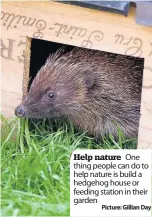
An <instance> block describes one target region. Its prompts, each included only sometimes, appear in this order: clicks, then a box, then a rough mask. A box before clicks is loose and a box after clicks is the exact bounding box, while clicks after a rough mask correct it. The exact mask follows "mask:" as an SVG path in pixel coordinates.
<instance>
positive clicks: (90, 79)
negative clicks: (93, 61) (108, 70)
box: [83, 69, 94, 89]
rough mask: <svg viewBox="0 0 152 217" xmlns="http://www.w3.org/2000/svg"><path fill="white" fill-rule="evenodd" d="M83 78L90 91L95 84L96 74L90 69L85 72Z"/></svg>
mask: <svg viewBox="0 0 152 217" xmlns="http://www.w3.org/2000/svg"><path fill="white" fill-rule="evenodd" d="M83 76H84V80H85V84H86V87H87V88H88V89H90V88H91V87H92V86H93V83H94V73H93V71H92V70H90V69H86V70H84V71H83Z"/></svg>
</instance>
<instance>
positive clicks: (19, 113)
mask: <svg viewBox="0 0 152 217" xmlns="http://www.w3.org/2000/svg"><path fill="white" fill-rule="evenodd" d="M15 115H16V116H18V117H24V116H25V111H24V108H23V107H21V106H17V108H16V109H15Z"/></svg>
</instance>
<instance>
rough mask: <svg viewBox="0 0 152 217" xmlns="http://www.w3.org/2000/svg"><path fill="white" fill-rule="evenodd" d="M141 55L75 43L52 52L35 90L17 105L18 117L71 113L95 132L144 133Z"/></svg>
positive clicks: (73, 119) (80, 125)
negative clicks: (113, 51) (140, 127)
mask: <svg viewBox="0 0 152 217" xmlns="http://www.w3.org/2000/svg"><path fill="white" fill-rule="evenodd" d="M141 60H142V59H141V58H135V57H132V56H125V55H120V54H113V53H107V52H101V51H99V50H92V49H86V48H79V47H75V48H73V49H72V50H70V51H68V52H65V51H64V48H61V49H59V50H57V51H56V52H55V53H53V54H50V55H49V57H48V58H47V60H46V62H45V64H44V65H43V66H42V67H41V68H40V70H39V71H38V73H37V75H36V77H35V78H34V80H33V82H32V84H31V86H30V89H29V92H28V94H27V96H26V97H25V99H24V100H23V101H22V103H21V104H20V105H19V106H17V108H16V109H15V114H16V116H18V117H29V118H67V119H68V120H70V121H71V122H72V123H73V125H74V126H76V127H78V128H80V129H81V130H83V131H85V132H87V133H88V135H91V136H94V137H95V138H101V137H104V136H107V135H109V134H112V135H113V136H114V137H115V138H117V137H118V131H119V129H121V131H122V132H123V134H124V135H125V136H126V137H127V138H134V137H138V127H139V119H140V101H141V90H142V77H143V61H141Z"/></svg>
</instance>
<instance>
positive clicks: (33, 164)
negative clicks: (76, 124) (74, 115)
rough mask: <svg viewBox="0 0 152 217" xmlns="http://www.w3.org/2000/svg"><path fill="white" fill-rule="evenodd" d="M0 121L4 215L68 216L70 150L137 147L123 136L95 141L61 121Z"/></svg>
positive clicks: (2, 119) (2, 118)
mask: <svg viewBox="0 0 152 217" xmlns="http://www.w3.org/2000/svg"><path fill="white" fill-rule="evenodd" d="M1 121H2V129H1V133H2V137H1V171H2V181H1V185H2V207H1V208H2V213H1V215H2V216H51V215H52V216H69V214H70V213H69V207H70V180H69V174H70V156H71V154H72V152H73V151H74V150H75V149H78V148H85V149H92V148H94V149H122V148H136V140H134V141H127V140H124V137H123V136H119V141H118V142H115V141H114V139H113V137H112V136H111V135H110V136H109V138H108V139H107V138H104V139H103V141H102V142H101V143H99V142H96V141H95V140H94V139H93V138H90V137H88V136H86V134H85V133H82V132H78V131H77V130H75V129H74V128H73V126H72V124H71V123H67V122H65V121H50V120H43V121H35V122H33V121H28V119H26V120H24V119H18V118H14V119H11V120H7V119H5V118H4V117H3V116H2V117H1Z"/></svg>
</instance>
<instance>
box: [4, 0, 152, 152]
mask: <svg viewBox="0 0 152 217" xmlns="http://www.w3.org/2000/svg"><path fill="white" fill-rule="evenodd" d="M134 15H135V10H134V9H131V11H130V13H129V16H128V17H127V18H126V17H123V16H122V15H118V14H110V13H107V12H101V11H96V10H92V9H86V8H81V7H77V6H71V5H64V4H60V3H55V2H2V14H1V24H2V40H1V57H2V72H3V73H2V89H3V97H2V111H3V113H4V115H6V116H11V115H13V114H14V108H15V107H16V106H17V105H18V104H19V102H20V101H21V99H22V95H23V92H22V89H23V88H22V83H23V71H24V65H23V61H24V59H23V57H22V55H23V51H24V50H25V42H26V36H28V37H34V38H39V39H42V40H43V39H44V40H49V41H54V42H60V43H64V44H70V45H75V46H83V47H87V48H91V49H98V50H103V51H108V52H114V53H120V54H127V55H132V56H138V57H144V58H145V69H144V79H143V90H142V102H141V114H142V115H141V120H140V129H139V142H138V148H144V147H146V148H147V147H150V148H151V147H152V124H151V123H152V122H151V120H152V37H151V36H152V28H151V27H146V26H140V25H137V24H136V23H135V17H134ZM10 97H11V98H10ZM12 102H13V103H12ZM6 108H7V109H6Z"/></svg>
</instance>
